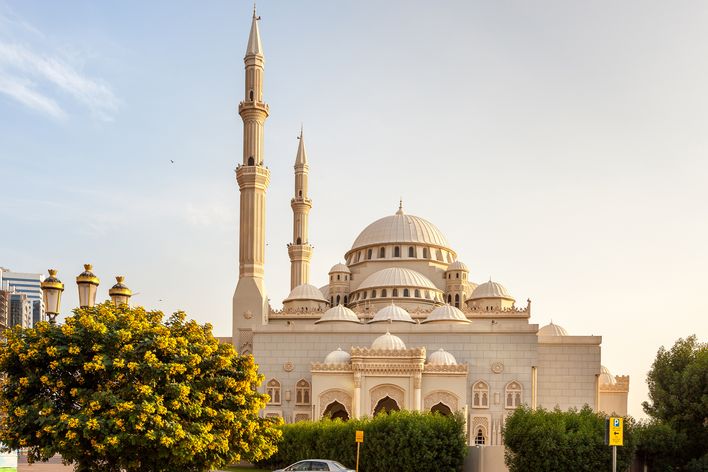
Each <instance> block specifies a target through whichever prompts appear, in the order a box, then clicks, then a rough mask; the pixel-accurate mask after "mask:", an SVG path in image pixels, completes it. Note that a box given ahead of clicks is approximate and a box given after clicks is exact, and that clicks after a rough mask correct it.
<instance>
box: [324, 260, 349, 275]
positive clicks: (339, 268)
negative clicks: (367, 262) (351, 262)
mask: <svg viewBox="0 0 708 472" xmlns="http://www.w3.org/2000/svg"><path fill="white" fill-rule="evenodd" d="M336 272H344V273H346V274H351V273H352V272H351V271H350V270H349V267H347V266H345V265H344V264H341V263H340V264H334V265H333V266H332V268H331V269H329V273H330V274H334V273H336Z"/></svg>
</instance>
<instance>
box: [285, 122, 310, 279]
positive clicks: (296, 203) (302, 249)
mask: <svg viewBox="0 0 708 472" xmlns="http://www.w3.org/2000/svg"><path fill="white" fill-rule="evenodd" d="M298 139H299V140H300V144H299V145H298V147H297V156H296V157H295V196H294V197H293V198H292V200H290V206H291V207H292V209H293V242H292V243H291V244H288V255H289V256H290V290H292V289H294V288H295V287H297V286H298V285H302V284H306V283H309V282H310V258H311V257H312V246H310V241H309V239H308V237H307V226H308V218H309V215H310V209H311V208H312V200H310V199H309V198H308V197H307V173H308V170H309V167H308V165H307V153H306V152H305V139H304V137H303V135H302V128H300V137H299V138H298Z"/></svg>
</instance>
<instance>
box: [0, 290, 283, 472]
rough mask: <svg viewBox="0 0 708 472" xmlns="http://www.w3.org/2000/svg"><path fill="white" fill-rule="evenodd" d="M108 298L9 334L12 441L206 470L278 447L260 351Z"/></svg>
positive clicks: (44, 452)
mask: <svg viewBox="0 0 708 472" xmlns="http://www.w3.org/2000/svg"><path fill="white" fill-rule="evenodd" d="M162 319H163V314H162V313H161V312H159V311H146V310H144V309H143V308H130V307H128V306H127V305H121V306H118V307H116V306H113V305H112V304H110V303H104V304H102V305H98V306H95V307H92V308H82V309H76V310H74V315H73V316H71V317H69V318H67V319H66V321H65V323H64V324H63V325H52V324H48V323H44V322H42V323H38V324H37V326H36V327H35V328H31V329H21V328H19V327H18V328H15V329H13V330H10V331H7V332H6V336H7V340H6V341H5V342H3V343H2V346H1V348H0V370H2V371H3V372H4V373H5V375H6V377H5V379H4V381H3V384H2V390H1V392H0V408H2V413H3V415H2V418H0V441H2V442H3V443H4V444H5V445H6V446H7V447H9V448H12V449H19V448H27V450H28V457H29V459H30V460H31V461H46V460H47V459H48V458H50V457H52V456H53V455H55V454H61V456H62V457H63V458H64V460H65V461H66V462H67V463H71V464H74V465H75V470H77V471H81V472H84V471H87V472H88V471H98V470H101V471H104V472H118V471H122V470H124V471H127V472H132V471H138V470H140V471H151V472H159V471H175V470H179V471H194V472H200V471H204V470H211V469H212V468H218V467H219V466H221V465H224V464H227V463H230V462H234V461H237V460H239V459H241V458H244V459H246V460H258V459H262V458H265V457H268V456H269V455H270V454H272V453H273V452H274V451H275V443H276V441H277V439H278V438H279V435H280V431H279V430H278V429H277V426H278V422H277V421H275V420H270V419H265V418H259V415H258V412H259V410H261V409H262V408H263V407H264V406H265V403H266V401H267V396H266V395H262V394H259V393H257V392H256V390H255V389H256V387H257V386H258V385H259V384H260V383H261V382H262V380H263V379H262V376H260V375H258V373H257V370H256V365H255V364H254V362H253V358H252V357H251V356H238V355H237V353H236V351H235V350H234V348H233V346H231V345H230V344H219V342H218V341H217V340H216V339H215V338H214V337H213V335H212V334H211V326H210V325H208V324H207V325H204V326H200V325H199V324H197V323H196V322H194V321H186V320H185V314H184V313H181V312H178V313H175V314H174V315H173V316H171V317H170V318H169V319H168V320H167V322H163V321H162Z"/></svg>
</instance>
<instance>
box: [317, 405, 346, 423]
mask: <svg viewBox="0 0 708 472" xmlns="http://www.w3.org/2000/svg"><path fill="white" fill-rule="evenodd" d="M322 417H323V418H330V419H333V420H334V419H340V420H342V421H347V420H348V419H349V413H347V409H346V408H344V405H342V404H341V403H339V402H338V401H333V402H332V403H330V404H329V405H327V408H325V411H324V413H322Z"/></svg>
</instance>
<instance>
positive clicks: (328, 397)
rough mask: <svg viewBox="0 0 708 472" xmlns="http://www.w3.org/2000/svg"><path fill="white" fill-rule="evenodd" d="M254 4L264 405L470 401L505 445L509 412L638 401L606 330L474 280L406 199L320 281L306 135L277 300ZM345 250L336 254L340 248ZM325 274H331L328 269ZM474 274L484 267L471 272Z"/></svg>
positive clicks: (250, 173)
mask: <svg viewBox="0 0 708 472" xmlns="http://www.w3.org/2000/svg"><path fill="white" fill-rule="evenodd" d="M258 20H259V18H257V17H256V15H255V12H254V16H253V20H252V25H251V30H250V35H249V38H248V46H247V48H246V56H245V58H244V62H245V94H244V100H243V101H242V102H241V103H240V104H239V108H238V109H239V114H240V116H241V118H242V119H243V162H242V164H240V165H238V167H237V169H236V180H237V182H238V186H239V189H240V227H239V279H238V284H237V286H236V291H235V293H234V296H233V338H232V341H233V343H234V345H235V346H236V348H237V349H238V351H239V352H241V353H244V354H252V355H253V356H254V357H255V360H256V362H257V363H258V364H259V366H260V371H261V373H263V374H264V375H265V382H264V385H263V386H262V388H263V391H265V392H267V393H268V394H269V395H270V403H269V404H268V405H267V407H266V408H265V410H264V412H263V414H264V415H266V416H280V417H282V418H284V420H285V421H286V422H295V421H301V420H308V419H318V418H322V417H323V416H331V417H336V418H342V419H345V420H346V419H348V418H356V417H361V416H371V415H375V414H376V413H378V412H381V411H390V410H398V409H408V410H417V411H431V410H432V411H438V412H440V413H442V414H450V413H451V412H461V413H462V414H463V415H464V417H465V418H466V419H467V429H468V437H469V443H470V445H484V446H500V445H502V444H503V442H502V435H501V432H502V426H503V424H504V421H505V418H506V417H507V416H508V415H510V414H511V413H512V412H513V410H514V409H515V408H516V407H518V406H520V405H528V406H529V407H531V408H537V407H544V408H554V407H560V408H561V409H567V408H571V407H577V408H581V407H582V406H583V405H585V404H587V405H589V406H590V407H592V408H593V409H596V410H597V411H603V412H606V413H613V412H614V413H617V414H619V415H626V413H627V393H628V390H629V377H628V376H613V375H612V374H610V372H609V371H608V370H607V369H606V368H605V367H603V366H602V349H601V345H602V337H601V336H587V335H575V334H573V335H571V334H569V333H567V332H566V331H565V330H564V329H563V328H562V327H561V326H558V325H556V324H553V323H551V324H549V325H546V326H543V327H541V328H539V326H538V325H537V324H534V323H532V322H531V301H530V300H526V302H525V304H524V303H523V302H522V303H520V304H518V303H517V300H516V299H515V298H514V296H513V295H512V293H511V292H510V291H509V290H507V288H506V287H504V286H503V285H502V284H501V283H499V281H493V280H487V281H484V282H482V283H477V282H474V281H473V278H474V274H471V273H470V271H469V269H468V267H467V266H466V265H465V264H464V263H463V262H461V261H460V260H459V259H458V254H457V252H455V250H454V248H452V247H451V245H450V244H449V243H448V240H447V238H446V237H445V235H444V234H443V233H442V232H441V231H440V230H439V229H438V228H437V227H436V226H435V225H434V224H433V223H431V222H430V221H428V220H426V219H424V218H421V217H419V216H414V215H411V214H408V213H407V212H406V210H405V209H404V208H403V205H402V204H401V205H399V207H398V209H395V208H392V209H391V210H395V212H393V214H391V215H389V216H386V217H383V218H380V219H378V220H376V221H374V222H373V223H371V224H370V225H368V226H367V227H366V228H364V229H363V230H362V231H361V233H359V235H357V236H356V237H355V238H353V243H352V246H351V249H350V250H349V251H347V252H346V254H344V263H336V264H334V265H333V266H332V268H331V269H330V271H329V274H327V275H328V281H329V283H328V284H327V285H325V286H323V287H319V288H318V287H316V286H314V285H312V284H311V283H310V260H311V258H312V255H313V247H312V246H311V245H310V240H309V237H308V214H309V211H310V209H311V208H312V204H313V202H312V199H310V196H309V186H308V170H309V167H308V159H307V153H306V150H305V141H304V138H303V136H302V133H301V135H300V140H299V145H298V149H297V153H296V157H295V165H294V170H295V172H294V177H295V179H294V180H295V185H294V193H293V197H292V200H291V207H292V210H293V235H292V242H291V243H290V244H288V254H289V256H290V264H291V265H290V280H291V282H290V285H291V287H290V288H291V291H290V294H289V295H288V297H287V298H286V299H285V300H284V301H283V308H282V310H275V309H273V308H272V307H271V306H270V303H269V300H268V296H267V292H266V274H265V273H264V255H265V231H266V221H265V216H266V212H265V204H266V190H267V188H268V184H269V180H270V171H269V169H268V167H266V165H265V163H264V155H263V135H264V123H265V120H266V118H267V117H268V114H269V108H268V105H267V104H266V103H265V101H264V98H263V92H264V91H263V78H264V65H265V60H264V54H263V47H262V44H261V38H260V33H259V27H258ZM333 262H334V261H333ZM322 276H323V279H324V274H322ZM471 277H472V278H471Z"/></svg>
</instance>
